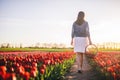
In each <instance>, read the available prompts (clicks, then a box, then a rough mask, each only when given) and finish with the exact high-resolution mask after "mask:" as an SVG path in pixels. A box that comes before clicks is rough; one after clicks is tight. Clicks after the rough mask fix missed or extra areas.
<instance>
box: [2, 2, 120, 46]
mask: <svg viewBox="0 0 120 80" xmlns="http://www.w3.org/2000/svg"><path fill="white" fill-rule="evenodd" d="M119 4H120V0H0V44H2V43H11V44H19V43H22V44H34V43H38V42H39V43H64V44H70V42H71V29H72V24H73V22H74V21H75V20H76V18H77V15H78V12H79V11H84V12H85V20H86V21H88V23H89V28H90V34H91V40H92V42H93V43H102V42H120V37H119V34H120V31H119V30H120V23H119V21H120V5H119Z"/></svg>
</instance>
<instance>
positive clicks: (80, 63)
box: [76, 52, 83, 70]
mask: <svg viewBox="0 0 120 80" xmlns="http://www.w3.org/2000/svg"><path fill="white" fill-rule="evenodd" d="M76 61H77V64H78V70H82V66H83V53H80V52H77V53H76Z"/></svg>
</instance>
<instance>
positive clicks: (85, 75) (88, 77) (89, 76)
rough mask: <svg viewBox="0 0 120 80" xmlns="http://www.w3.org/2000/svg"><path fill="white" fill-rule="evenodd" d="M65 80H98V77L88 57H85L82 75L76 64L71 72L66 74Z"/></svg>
mask: <svg viewBox="0 0 120 80" xmlns="http://www.w3.org/2000/svg"><path fill="white" fill-rule="evenodd" d="M65 80H97V77H96V73H95V72H94V71H93V70H92V68H91V66H90V65H89V63H88V60H87V57H86V56H85V55H84V62H83V72H82V74H80V73H77V64H76V62H75V63H74V64H73V66H72V67H71V70H70V72H69V73H67V74H66V77H65Z"/></svg>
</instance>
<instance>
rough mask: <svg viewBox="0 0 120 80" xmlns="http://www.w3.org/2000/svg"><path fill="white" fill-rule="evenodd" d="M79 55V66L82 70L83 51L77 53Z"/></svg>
mask: <svg viewBox="0 0 120 80" xmlns="http://www.w3.org/2000/svg"><path fill="white" fill-rule="evenodd" d="M79 55H80V68H81V70H82V66H83V53H79Z"/></svg>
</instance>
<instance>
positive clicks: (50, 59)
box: [0, 51, 120, 80]
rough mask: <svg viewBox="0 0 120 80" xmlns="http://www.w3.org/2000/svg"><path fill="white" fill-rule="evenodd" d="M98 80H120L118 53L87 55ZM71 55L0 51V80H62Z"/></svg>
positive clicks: (119, 57) (70, 64)
mask: <svg viewBox="0 0 120 80" xmlns="http://www.w3.org/2000/svg"><path fill="white" fill-rule="evenodd" d="M86 56H87V58H88V60H89V62H90V65H91V66H92V67H93V69H94V70H95V71H96V72H97V73H98V74H97V75H96V76H99V77H100V78H99V79H98V80H120V51H99V52H98V53H97V55H95V54H90V53H86ZM74 62H75V54H74V53H73V52H72V51H57V52H55V51H54V52H53V51H0V80H65V79H64V78H65V77H64V75H65V74H66V73H68V72H69V69H70V67H71V66H72V64H73V63H74Z"/></svg>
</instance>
